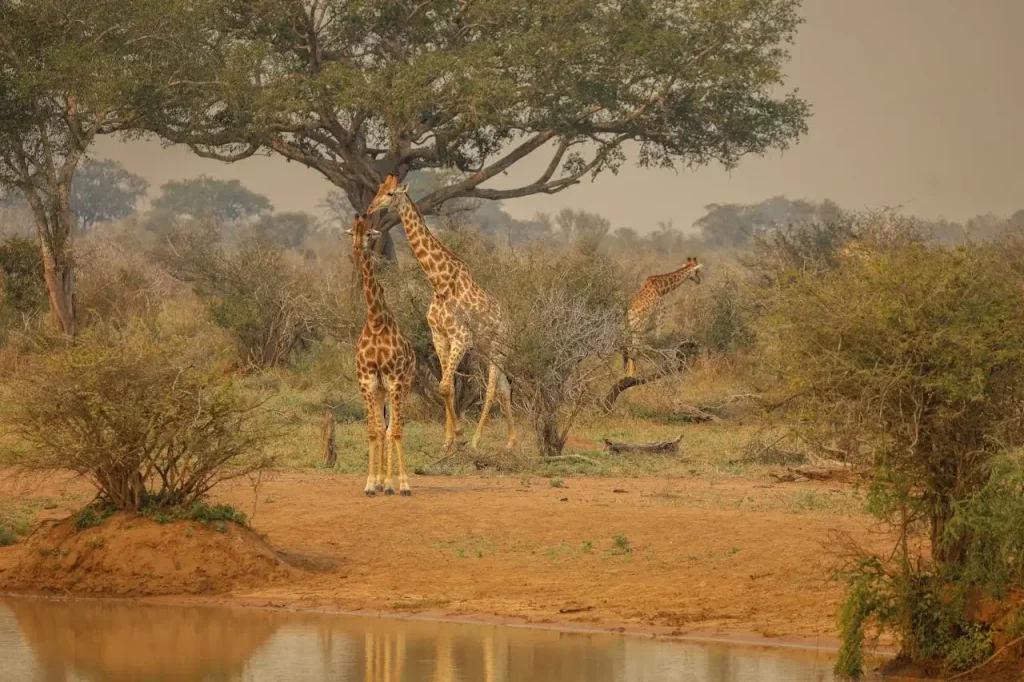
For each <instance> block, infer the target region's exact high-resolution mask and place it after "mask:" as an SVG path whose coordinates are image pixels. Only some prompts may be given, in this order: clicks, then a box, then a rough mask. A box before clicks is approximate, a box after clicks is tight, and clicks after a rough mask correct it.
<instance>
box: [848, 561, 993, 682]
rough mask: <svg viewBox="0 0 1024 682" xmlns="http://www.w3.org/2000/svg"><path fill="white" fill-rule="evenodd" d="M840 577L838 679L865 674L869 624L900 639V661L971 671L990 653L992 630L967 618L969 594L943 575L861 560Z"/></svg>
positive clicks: (898, 563)
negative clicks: (843, 591) (842, 589)
mask: <svg viewBox="0 0 1024 682" xmlns="http://www.w3.org/2000/svg"><path fill="white" fill-rule="evenodd" d="M844 577H845V578H846V580H847V585H848V589H847V595H846V601H845V603H844V604H843V608H842V611H841V614H840V628H841V636H842V646H841V647H840V650H839V656H838V658H837V661H836V664H835V668H834V670H835V673H836V674H837V675H839V676H843V677H851V678H855V679H856V678H859V677H860V676H861V675H863V672H864V670H863V646H864V640H865V637H866V632H867V629H868V625H869V623H873V624H874V625H875V626H876V627H877V628H878V629H879V630H891V631H895V632H896V633H897V634H898V635H899V638H900V645H901V651H900V656H901V657H902V658H903V659H905V660H908V661H913V662H918V663H925V664H930V665H933V666H936V667H937V668H939V669H940V670H943V671H945V672H955V671H959V670H965V669H967V668H970V667H972V666H974V665H976V664H978V663H980V662H981V661H983V660H984V659H986V658H987V657H988V656H989V655H990V654H991V653H992V650H993V643H992V633H991V629H990V626H989V625H988V624H985V623H981V622H978V621H972V620H970V619H969V618H968V616H967V614H968V608H967V599H968V591H967V590H966V589H964V587H963V586H962V585H959V586H958V585H956V584H952V583H950V582H949V581H948V579H947V577H946V576H945V575H943V573H942V572H941V571H940V572H934V571H928V570H922V566H919V565H911V564H909V563H905V562H897V563H895V564H887V563H884V562H883V561H881V560H880V559H878V558H875V557H865V558H863V559H861V560H860V561H859V562H857V563H856V564H855V565H854V566H853V567H851V569H850V570H848V571H846V572H845V574H844Z"/></svg>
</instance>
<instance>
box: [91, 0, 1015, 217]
mask: <svg viewBox="0 0 1024 682" xmlns="http://www.w3.org/2000/svg"><path fill="white" fill-rule="evenodd" d="M803 14H804V16H805V18H806V20H807V21H806V23H804V24H803V25H802V26H801V27H800V33H799V35H798V36H797V40H796V44H795V45H794V46H793V59H792V62H791V63H790V66H789V69H788V73H789V81H788V84H789V85H791V86H793V87H797V88H799V90H800V93H801V95H802V96H803V97H804V98H806V99H807V100H809V101H810V103H811V105H812V107H813V116H812V118H811V120H810V133H809V134H808V135H807V136H805V137H804V138H802V139H801V140H800V142H799V144H797V145H796V146H794V147H792V148H791V149H790V150H789V151H787V152H785V153H774V154H771V155H769V156H766V157H764V158H756V157H748V158H747V159H745V160H743V161H742V162H741V163H740V166H739V168H737V169H736V170H734V171H732V172H731V173H730V172H727V171H724V170H722V169H721V168H719V167H715V166H712V167H707V168H702V169H700V170H697V171H693V172H691V171H680V172H678V173H675V172H673V171H670V170H644V169H638V168H635V167H632V166H630V167H625V168H623V169H622V171H620V173H619V174H618V175H617V176H614V175H611V174H606V175H603V176H601V177H600V178H598V179H597V180H596V181H595V182H590V181H589V180H586V181H584V182H583V183H581V184H579V185H576V186H574V187H572V188H570V189H568V190H565V191H564V192H562V193H560V194H557V195H553V196H546V195H545V196H539V197H526V198H522V199H515V200H512V201H508V202H506V203H505V208H506V210H508V211H509V212H510V213H512V214H513V215H515V216H517V217H523V218H525V217H529V216H531V215H533V213H534V212H536V211H538V210H542V211H554V210H558V209H560V208H563V207H566V206H568V207H572V208H583V209H588V210H592V211H597V212H600V213H602V214H604V215H605V216H607V217H608V218H609V219H610V220H611V221H612V225H613V227H620V226H631V227H634V228H636V229H638V230H642V231H646V230H648V229H651V228H653V227H654V226H655V224H656V223H657V221H659V220H671V221H673V222H674V223H675V224H676V225H677V226H679V227H688V226H690V225H691V224H692V223H693V221H694V220H695V219H697V218H698V217H700V216H701V215H702V214H703V212H704V211H703V207H704V206H705V205H706V204H710V203H755V202H758V201H761V200H763V199H766V198H768V197H771V196H775V195H778V194H783V195H786V196H788V197H790V198H794V199H796V198H803V199H811V200H821V199H824V198H830V199H833V200H834V201H836V202H838V203H839V204H840V205H842V206H844V207H847V208H865V207H880V206H885V205H897V204H900V205H903V206H904V207H905V208H906V209H907V210H908V211H911V212H914V213H917V214H919V215H922V216H926V217H946V218H950V219H955V220H963V219H966V218H968V217H970V216H973V215H975V214H978V213H987V212H993V213H997V214H1010V213H1012V212H1014V211H1016V210H1018V209H1020V208H1024V134H1022V131H1021V126H1022V122H1024V40H1022V39H1021V38H1022V35H1021V27H1022V26H1024V0H804V3H803ZM537 154H538V156H537V158H531V159H528V160H527V161H525V162H522V163H521V165H520V166H521V167H520V166H517V167H516V171H515V172H514V173H512V174H510V175H509V176H507V177H505V178H501V179H500V182H494V183H492V184H491V185H489V186H494V187H501V186H512V184H513V183H514V182H515V181H516V180H517V179H523V178H531V176H533V177H535V176H536V175H537V174H539V170H540V169H541V168H542V167H543V166H544V165H545V164H546V163H547V158H546V157H543V158H542V157H540V156H539V154H540V152H538V153H537ZM96 156H98V157H106V158H114V159H117V160H118V161H121V162H122V163H123V164H124V165H125V166H126V167H127V168H128V169H129V170H131V171H133V172H135V173H138V174H140V175H143V176H145V177H146V179H147V180H149V181H150V183H151V184H152V185H153V189H154V190H155V189H156V188H157V187H159V185H161V184H163V183H164V182H167V181H168V180H172V179H179V178H185V177H190V176H194V175H198V174H200V173H205V174H207V175H211V176H214V177H219V178H238V179H239V180H241V181H242V183H244V184H245V185H246V186H248V187H249V188H250V189H252V190H254V191H257V192H261V193H263V194H266V195H267V196H269V197H270V198H271V199H272V200H273V202H274V205H275V207H276V208H277V209H278V210H306V211H310V212H313V213H319V212H320V211H319V209H318V208H317V204H318V203H319V202H320V200H321V199H322V198H323V196H324V195H325V194H326V193H327V192H328V191H329V190H330V189H331V186H330V185H329V183H328V182H327V181H326V180H324V179H322V177H321V176H320V175H319V174H318V173H316V172H314V171H311V170H308V169H306V168H305V167H303V166H301V165H299V164H296V163H285V162H284V161H283V160H281V159H278V158H255V159H248V160H246V161H242V162H239V163H236V164H223V163H220V162H216V161H209V160H204V159H200V158H198V157H196V156H194V155H192V154H191V153H190V152H189V151H188V150H187V149H184V148H167V149H165V148H162V147H161V146H160V144H159V143H157V142H132V143H128V144H124V143H120V142H117V141H115V140H103V141H101V142H100V143H99V144H98V145H97V149H96Z"/></svg>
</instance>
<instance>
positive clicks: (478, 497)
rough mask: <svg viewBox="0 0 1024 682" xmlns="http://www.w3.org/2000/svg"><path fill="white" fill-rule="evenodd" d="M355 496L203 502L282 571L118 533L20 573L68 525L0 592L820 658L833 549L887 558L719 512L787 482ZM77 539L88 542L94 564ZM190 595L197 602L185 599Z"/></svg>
mask: <svg viewBox="0 0 1024 682" xmlns="http://www.w3.org/2000/svg"><path fill="white" fill-rule="evenodd" d="M363 482H364V479H363V478H362V477H358V476H337V475H333V474H330V473H327V472H303V473H285V474H277V475H275V476H274V477H272V479H271V480H269V481H267V480H265V481H264V482H263V484H262V486H261V487H260V489H259V491H258V493H257V494H255V495H254V492H253V490H252V489H251V488H250V487H248V485H247V484H243V483H238V484H235V485H231V486H224V487H223V488H222V489H220V490H218V491H217V493H216V495H215V497H217V498H218V500H219V501H224V502H230V503H231V504H233V505H235V506H237V507H238V508H239V509H241V510H243V511H245V512H247V513H249V514H250V515H252V512H253V508H254V502H255V503H256V504H255V515H253V517H252V525H253V527H254V528H255V529H256V530H257V531H258V532H260V533H265V534H266V536H265V537H266V538H267V540H268V541H269V543H270V544H271V545H272V546H273V547H274V548H275V549H276V550H277V551H278V553H279V556H280V557H281V558H283V559H284V560H285V561H286V562H288V563H289V564H290V565H291V566H293V567H295V568H294V569H290V570H289V571H284V570H282V569H281V568H280V567H278V566H276V565H275V563H274V562H273V561H272V560H271V558H270V557H268V556H267V554H266V552H265V551H264V550H263V549H260V547H259V545H258V544H256V540H255V538H254V537H253V536H251V535H247V534H246V533H244V532H240V531H236V530H235V529H232V530H231V532H229V533H227V534H223V533H217V532H215V531H213V530H209V529H205V530H203V531H202V532H198V531H194V532H193V535H192V537H189V538H186V537H185V533H184V530H183V528H182V527H181V526H174V525H170V526H156V525H155V524H152V523H151V522H147V521H142V520H128V519H126V518H120V519H117V520H113V521H112V522H108V524H109V525H107V526H104V527H103V528H102V529H91V531H85V532H83V533H82V534H80V536H79V537H77V538H72V537H70V536H67V537H65V538H64V540H62V541H61V542H62V543H63V544H61V546H62V547H65V548H67V549H69V550H70V551H69V552H68V554H67V555H66V556H64V555H62V556H60V557H52V558H50V559H48V560H46V561H35V560H34V559H31V560H32V561H34V562H35V563H30V564H29V566H32V567H31V568H30V567H26V564H25V563H24V562H25V561H27V559H25V556H26V552H28V554H31V553H32V552H35V553H36V554H39V553H40V550H41V549H46V548H47V547H49V548H51V549H52V547H53V546H54V543H53V541H54V538H57V537H62V536H60V535H59V533H61V532H69V531H68V530H67V528H68V527H67V526H66V525H65V526H60V527H59V528H62V529H63V530H61V531H59V532H58V535H56V536H53V535H51V536H46V537H45V539H44V538H40V539H36V537H35V536H33V537H32V538H31V539H30V540H29V541H28V542H27V543H25V544H24V546H21V547H18V546H16V547H12V548H2V549H0V589H6V590H16V591H39V590H46V589H54V588H60V589H61V590H62V591H68V592H71V593H79V592H89V593H93V594H95V593H100V592H102V593H107V594H134V595H165V596H163V597H161V598H159V599H158V601H163V602H167V601H177V602H185V603H194V602H197V601H203V602H208V603H225V604H246V605H259V606H278V607H292V608H308V609H329V610H340V611H384V612H391V613H403V614H420V615H428V616H442V617H448V618H483V619H488V620H497V621H512V622H530V623H550V624H556V625H559V626H578V627H595V628H602V629H625V630H629V631H647V632H660V633H671V634H677V635H678V634H695V633H700V634H712V635H714V634H724V633H731V634H737V633H740V634H744V633H745V634H749V635H763V636H769V637H783V636H786V637H790V638H811V641H818V642H822V643H824V641H831V640H832V639H833V637H834V635H835V633H836V615H837V612H838V609H839V605H840V601H841V598H842V592H843V586H842V585H841V584H840V583H838V582H834V581H829V579H828V578H829V576H830V575H831V573H832V571H833V569H834V568H835V566H836V562H837V561H838V559H839V556H838V552H840V545H839V544H838V543H836V541H835V540H834V538H835V533H836V532H841V533H847V534H849V536H850V537H851V538H853V539H854V540H856V541H857V542H858V543H860V544H862V545H865V546H868V547H876V548H884V547H888V546H890V539H889V538H888V537H886V536H885V535H882V534H878V533H875V532H872V530H871V526H870V521H869V519H868V518H866V517H863V516H850V515H837V514H833V513H827V512H822V511H814V512H802V513H788V512H784V511H748V510H744V511H741V510H738V509H736V508H735V507H736V506H740V505H737V504H734V501H735V500H750V499H751V498H756V499H758V500H760V499H765V500H770V499H771V498H772V496H773V495H775V496H778V495H782V494H785V495H791V494H792V492H793V491H795V490H797V489H799V487H798V485H797V484H785V485H783V486H765V485H757V484H754V483H750V482H742V481H737V482H728V483H719V484H716V485H714V486H713V487H709V483H708V482H707V481H701V480H691V479H686V480H673V481H666V480H664V479H608V478H594V479H575V478H574V479H567V480H566V483H565V487H564V488H555V487H551V486H550V485H549V483H548V481H546V480H544V479H533V481H532V482H531V483H530V484H526V483H524V482H523V481H520V480H518V479H515V478H484V477H467V478H444V477H415V478H414V479H413V481H412V485H413V496H412V497H411V498H402V497H384V496H378V497H376V498H372V499H367V498H365V497H364V496H363V495H362V487H363ZM69 485H70V488H68V486H69ZM799 485H800V486H803V487H808V488H814V487H817V486H816V485H815V484H799ZM819 489H820V488H819ZM67 490H70V491H72V492H74V491H82V492H84V491H85V490H86V489H85V488H84V487H83V486H82V485H81V484H78V483H75V484H68V483H66V482H65V483H61V482H59V481H54V480H50V481H47V482H45V483H36V484H35V485H34V486H32V487H30V488H28V489H26V488H25V483H24V482H21V483H19V484H14V483H12V482H10V481H3V480H2V479H0V498H6V499H7V500H10V499H11V497H12V496H14V497H17V496H24V495H26V494H30V495H56V494H60V492H62V491H67ZM709 491H710V492H709ZM730 507H733V508H730ZM755 508H756V505H755ZM766 508H773V507H772V506H771V505H766ZM774 508H778V505H775V507H774ZM69 512H70V510H69V509H62V508H58V509H53V510H50V511H48V512H44V513H43V514H44V515H46V516H50V517H51V518H53V517H59V516H62V515H67V514H68V513H69ZM129 524H130V525H132V526H133V527H132V528H127V525H129ZM93 531H96V532H99V533H100V535H101V537H102V540H103V548H102V550H103V551H102V552H99V553H98V554H95V552H97V548H96V547H95V544H96V543H95V542H93V546H91V547H90V545H89V542H90V538H91V537H92V535H91V534H90V533H92V532H93ZM54 532H57V531H54ZM37 535H38V533H37ZM613 536H620V537H621V538H622V540H620V541H619V543H617V542H616V541H615V540H613ZM239 545H241V546H243V549H242V550H239V549H238V546H239ZM90 550H91V552H92V553H90ZM90 557H95V558H90ZM19 562H20V563H19ZM175 562H178V564H180V565H181V569H178V568H177V567H176V565H175ZM198 592H203V593H205V596H191V597H190V596H188V595H195V594H196V593H198Z"/></svg>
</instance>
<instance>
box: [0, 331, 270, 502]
mask: <svg viewBox="0 0 1024 682" xmlns="http://www.w3.org/2000/svg"><path fill="white" fill-rule="evenodd" d="M194 343H195V340H194V338H193V337H192V335H190V334H180V335H179V334H176V333H175V332H174V331H173V330H168V329H165V328H161V327H160V326H157V325H153V324H147V323H144V322H143V321H135V322H133V323H131V324H127V325H124V326H119V327H116V328H115V327H103V326H100V327H94V328H90V329H88V330H86V331H85V332H84V333H83V334H82V335H81V337H80V338H79V339H77V340H76V341H75V342H74V343H72V344H67V345H65V346H64V347H60V348H57V349H55V350H53V351H50V352H48V353H44V354H41V355H40V356H37V357H34V358H30V359H28V360H27V361H26V362H25V363H24V366H23V367H21V368H19V371H18V372H17V373H16V374H15V375H14V376H13V377H11V378H10V379H9V380H8V382H7V387H6V388H8V389H9V390H10V391H11V392H12V395H17V396H18V398H19V400H18V401H17V402H16V403H13V404H10V405H6V406H5V409H6V414H4V415H3V416H4V419H3V424H4V427H5V429H7V430H9V431H10V435H12V436H14V438H15V439H16V442H20V443H21V444H22V447H24V449H25V451H24V452H20V453H18V454H17V455H16V461H17V463H18V464H19V465H20V466H21V467H22V468H24V469H27V470H52V469H57V468H60V469H69V470H71V471H74V472H75V473H77V474H79V475H81V476H83V477H86V478H87V479H88V480H90V481H91V482H92V483H93V485H95V486H96V488H97V489H98V491H99V492H100V495H101V497H102V499H103V500H104V501H105V502H108V503H110V504H111V505H113V506H115V507H116V508H117V509H120V510H129V511H135V510H138V509H139V508H140V507H141V506H142V505H143V504H144V503H156V504H159V505H162V506H175V505H182V504H184V505H187V504H190V503H191V502H193V501H194V500H197V499H200V498H202V497H203V496H204V495H205V494H206V492H207V491H209V490H210V488H211V487H212V486H214V485H215V484H216V483H218V482H219V481H223V480H226V479H230V478H234V477H238V476H244V475H246V474H248V473H250V472H253V471H256V470H259V469H261V468H263V467H266V466H268V464H269V460H268V459H267V458H266V457H265V456H264V455H263V454H262V451H263V447H264V445H265V443H266V441H267V438H268V436H269V435H270V434H269V427H268V426H267V425H266V423H265V421H264V420H260V419H257V418H256V415H255V413H254V410H255V407H256V406H255V404H254V403H253V402H252V400H251V399H249V398H246V397H244V396H243V395H242V394H241V393H240V392H239V390H238V388H237V387H236V386H235V385H234V384H233V383H232V382H230V381H228V380H226V379H224V378H223V377H222V375H221V374H220V373H219V372H217V371H216V370H215V369H213V368H207V367H204V366H203V363H202V362H200V361H199V360H200V358H199V357H198V356H197V353H196V351H195V350H194V349H192V348H191V346H192V345H193V344H194Z"/></svg>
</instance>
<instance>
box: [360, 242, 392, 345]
mask: <svg viewBox="0 0 1024 682" xmlns="http://www.w3.org/2000/svg"><path fill="white" fill-rule="evenodd" d="M353 251H354V254H353V255H354V256H355V257H356V258H357V259H358V260H359V267H360V269H361V270H362V271H363V295H364V296H366V326H367V327H369V328H370V330H371V331H373V332H380V331H381V330H383V329H384V327H385V326H387V324H388V323H389V322H391V311H390V310H388V304H387V299H385V298H384V290H383V289H381V287H380V282H378V281H377V277H376V275H375V274H374V272H373V261H372V259H371V257H370V254H368V253H366V251H365V250H363V248H362V245H361V244H359V245H357V246H356V247H355V248H354V249H353Z"/></svg>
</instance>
